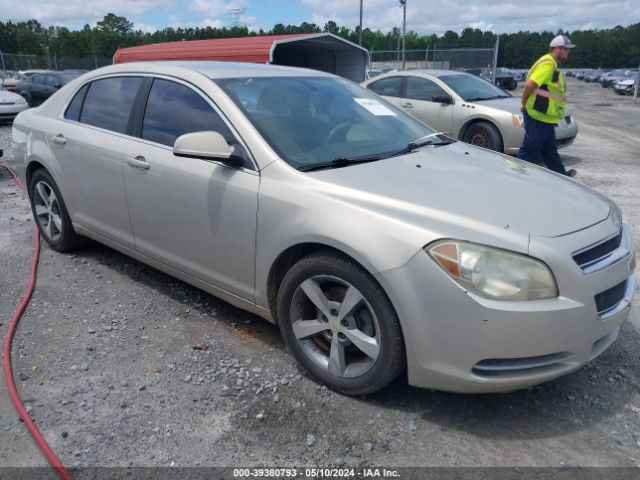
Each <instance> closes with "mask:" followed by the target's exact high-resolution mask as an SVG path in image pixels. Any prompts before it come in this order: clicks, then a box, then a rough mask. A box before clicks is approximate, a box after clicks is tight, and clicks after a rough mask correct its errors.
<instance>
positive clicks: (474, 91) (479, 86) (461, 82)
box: [439, 74, 511, 102]
mask: <svg viewBox="0 0 640 480" xmlns="http://www.w3.org/2000/svg"><path fill="white" fill-rule="evenodd" d="M439 80H441V81H442V82H444V83H446V84H447V86H449V88H451V89H452V90H453V91H454V92H456V93H457V94H458V95H460V96H461V97H462V99H463V100H465V101H467V102H475V101H480V100H493V99H494V98H508V97H510V96H511V95H509V94H508V93H507V92H505V91H504V90H502V89H501V88H498V87H496V86H495V85H493V84H492V83H489V82H487V81H486V80H483V79H481V78H478V77H475V76H473V75H462V74H459V75H443V76H441V77H439Z"/></svg>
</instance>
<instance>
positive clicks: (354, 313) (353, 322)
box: [277, 251, 405, 395]
mask: <svg viewBox="0 0 640 480" xmlns="http://www.w3.org/2000/svg"><path fill="white" fill-rule="evenodd" d="M312 299H313V300H312ZM345 304H346V305H347V306H345ZM342 308H344V309H346V310H344V312H343V311H341V309H342ZM277 319H278V324H279V326H280V331H281V332H282V336H283V338H284V341H285V344H286V345H287V348H288V349H289V351H290V352H291V353H292V354H293V356H294V357H295V358H296V360H297V361H298V363H299V365H300V367H301V370H302V371H303V372H304V373H305V374H307V375H308V376H310V377H311V378H312V379H314V380H315V381H316V382H318V383H320V384H323V385H326V386H327V387H329V388H331V389H332V390H336V391H338V392H341V393H344V394H347V395H367V394H370V393H373V392H376V391H378V390H381V389H382V388H384V387H386V386H387V385H388V384H389V383H390V382H392V381H393V380H394V379H395V378H396V377H397V376H398V375H399V374H400V373H401V372H402V371H403V370H404V368H405V353H404V343H403V337H402V331H401V329H400V323H399V321H398V317H397V315H396V313H395V310H394V309H393V306H392V305H391V302H390V301H389V298H388V297H387V295H386V294H385V292H384V291H383V290H382V288H381V287H380V285H378V283H377V282H376V281H375V280H374V279H373V278H372V277H371V276H370V275H369V274H368V273H367V272H366V271H365V270H364V269H363V268H362V267H361V266H360V265H358V264H357V263H355V262H354V261H352V260H350V259H348V258H346V257H344V256H342V255H340V254H338V253H334V252H331V251H326V252H319V253H315V254H312V255H309V256H308V257H305V258H303V259H302V260H300V261H299V262H298V263H296V264H295V265H294V266H293V267H291V269H290V270H289V271H288V272H287V274H286V275H285V277H284V279H283V280H282V283H281V285H280V288H279V291H278V303H277ZM354 342H355V343H354ZM365 351H366V352H367V353H365Z"/></svg>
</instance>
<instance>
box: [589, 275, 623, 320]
mask: <svg viewBox="0 0 640 480" xmlns="http://www.w3.org/2000/svg"><path fill="white" fill-rule="evenodd" d="M626 290H627V281H626V280H625V281H624V282H622V283H619V284H618V285H616V286H615V287H611V288H610V289H608V290H605V291H604V292H602V293H599V294H597V295H596V296H595V300H596V310H598V313H599V314H600V315H602V314H604V313H607V312H608V311H609V310H612V309H613V308H614V307H615V306H616V305H618V303H620V300H622V299H623V298H624V293H625V291H626Z"/></svg>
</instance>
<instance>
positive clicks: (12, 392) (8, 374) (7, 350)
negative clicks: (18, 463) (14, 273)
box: [0, 164, 73, 480]
mask: <svg viewBox="0 0 640 480" xmlns="http://www.w3.org/2000/svg"><path fill="white" fill-rule="evenodd" d="M0 167H4V168H6V169H7V170H8V171H9V173H10V174H11V175H12V176H13V178H14V179H15V181H16V185H18V187H20V189H24V188H23V187H22V184H21V183H20V180H18V178H17V177H16V176H15V175H14V173H13V172H12V171H11V170H10V169H9V167H8V166H7V165H3V164H0ZM33 236H34V239H35V245H34V249H33V260H32V262H31V278H30V280H29V288H28V290H27V293H25V295H24V298H23V299H22V303H21V304H20V306H19V307H18V310H17V311H16V313H15V315H14V316H13V318H12V319H11V323H10V324H9V331H8V332H7V337H6V338H5V340H4V377H5V379H6V381H7V388H8V390H9V396H10V397H11V401H12V402H13V405H14V406H15V408H16V410H17V411H18V413H19V414H20V418H22V420H23V421H24V424H25V425H26V426H27V429H29V432H30V433H31V436H32V437H33V439H34V440H35V442H36V444H37V445H38V447H40V450H42V453H43V454H44V456H45V458H46V459H47V461H48V462H49V464H50V465H51V466H52V467H53V468H54V469H55V471H56V472H57V474H58V475H59V476H60V478H62V479H63V480H73V477H72V476H71V474H70V473H69V471H68V470H67V469H66V468H65V467H64V465H63V464H62V462H61V461H60V459H59V458H58V457H57V456H56V454H55V453H54V452H53V450H52V449H51V447H50V446H49V444H48V443H47V441H46V440H45V439H44V437H43V436H42V434H41V433H40V430H38V427H36V425H35V423H33V420H31V417H30V416H29V413H28V412H27V409H26V408H25V407H24V405H23V404H22V400H20V396H19V395H18V390H17V389H16V383H15V381H14V379H13V370H12V369H11V342H13V335H14V334H15V331H16V328H17V327H18V322H20V318H21V317H22V314H23V313H24V311H25V309H26V308H27V305H28V304H29V300H31V295H32V294H33V291H34V290H35V288H36V275H37V273H38V260H39V258H40V232H39V231H38V226H37V225H36V227H35V229H34V234H33Z"/></svg>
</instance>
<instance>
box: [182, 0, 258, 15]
mask: <svg viewBox="0 0 640 480" xmlns="http://www.w3.org/2000/svg"><path fill="white" fill-rule="evenodd" d="M248 3H249V2H248V0H231V1H226V0H191V1H190V2H189V6H188V9H189V10H191V11H192V12H198V13H203V14H205V15H209V16H212V17H216V18H217V17H222V16H225V15H228V13H227V12H228V11H229V10H236V9H243V8H247V6H248Z"/></svg>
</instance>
